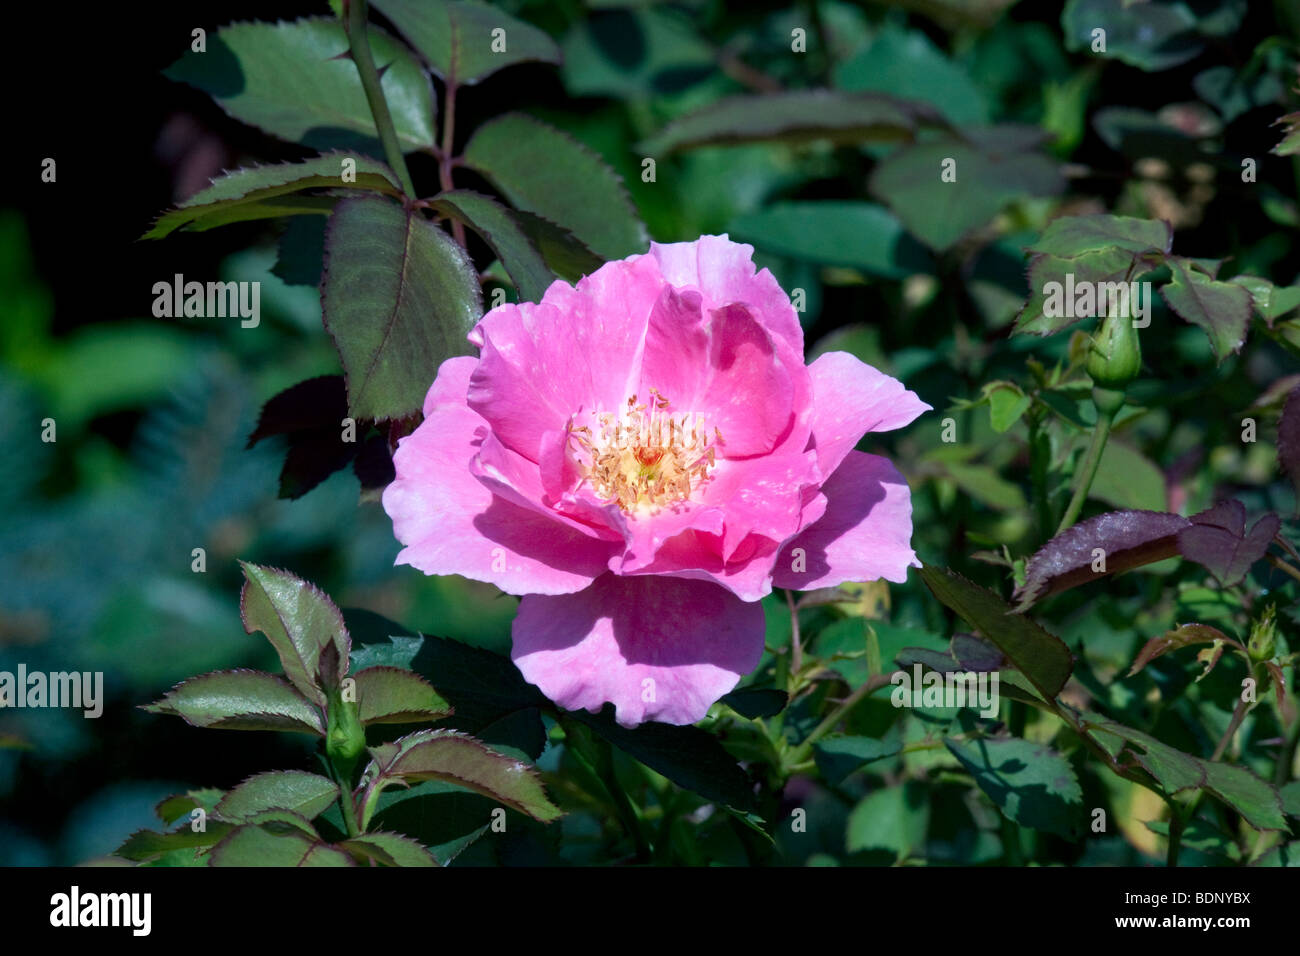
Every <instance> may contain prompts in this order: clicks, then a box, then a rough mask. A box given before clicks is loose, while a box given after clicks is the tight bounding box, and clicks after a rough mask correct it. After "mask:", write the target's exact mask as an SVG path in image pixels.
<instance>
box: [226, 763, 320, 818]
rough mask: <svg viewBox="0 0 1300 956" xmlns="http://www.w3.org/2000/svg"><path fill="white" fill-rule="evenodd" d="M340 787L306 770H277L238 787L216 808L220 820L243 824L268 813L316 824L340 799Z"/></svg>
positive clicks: (252, 778) (251, 779)
mask: <svg viewBox="0 0 1300 956" xmlns="http://www.w3.org/2000/svg"><path fill="white" fill-rule="evenodd" d="M338 796H339V788H338V785H337V784H336V783H335V782H334V781H333V780H330V779H328V778H327V777H322V776H320V775H319V774H314V773H306V772H305V771H302V770H273V771H270V772H267V773H259V774H254V775H253V776H251V777H249V778H248V779H247V780H245V781H244V782H243V783H241V784H239V786H237V787H235V788H234V789H233V790H231V791H230V792H229V793H227V794H226V795H225V796H224V797H222V798H221V801H220V802H219V803H218V804H217V805H216V807H215V808H214V812H215V814H216V816H218V817H220V818H221V819H223V820H228V821H230V822H232V823H243V822H245V821H246V820H248V819H249V818H250V817H253V816H255V815H257V814H260V813H262V812H264V811H266V810H272V809H275V810H291V811H293V812H294V813H298V814H301V815H302V816H303V817H304V818H306V819H308V820H313V819H315V818H316V817H317V816H319V815H320V814H321V813H322V812H324V810H325V808H326V807H328V806H329V805H330V804H332V803H333V802H334V801H335V800H337V799H338Z"/></svg>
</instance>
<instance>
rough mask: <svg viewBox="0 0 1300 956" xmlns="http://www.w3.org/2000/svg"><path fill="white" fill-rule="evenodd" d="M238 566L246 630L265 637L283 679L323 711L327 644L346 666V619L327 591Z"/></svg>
mask: <svg viewBox="0 0 1300 956" xmlns="http://www.w3.org/2000/svg"><path fill="white" fill-rule="evenodd" d="M239 566H240V567H241V568H243V571H244V578H245V579H246V580H245V582H244V589H243V591H242V592H241V593H240V597H239V610H240V616H241V617H242V619H243V622H244V630H245V631H247V632H248V633H249V634H252V633H253V632H254V631H261V632H262V633H263V634H265V635H266V639H267V640H268V641H270V642H271V646H272V647H274V648H275V652H276V653H277V654H278V655H279V656H280V663H281V665H282V666H283V667H284V676H285V677H287V678H289V681H290V683H292V684H293V686H294V687H296V688H298V690H299V691H300V692H301V693H302V694H303V696H304V697H306V698H307V699H308V700H310V701H313V702H314V703H316V704H318V705H321V706H324V704H325V693H324V691H323V690H322V688H321V687H320V684H319V680H318V677H317V668H318V666H319V663H320V655H321V651H322V650H324V649H325V647H326V646H327V645H329V644H333V645H334V647H335V649H336V650H337V652H338V655H339V657H338V659H339V660H340V661H342V662H344V663H345V664H346V662H347V659H348V651H349V649H350V647H351V641H350V639H349V638H348V632H347V628H346V627H345V626H344V624H343V615H342V614H340V613H339V609H338V608H337V607H335V605H334V602H333V601H331V600H330V599H329V597H328V596H327V595H326V594H325V592H323V591H321V590H320V589H319V588H317V587H316V586H315V585H312V584H308V583H307V582H306V581H304V580H303V579H302V578H300V577H298V576H297V575H294V574H290V573H289V572H288V571H281V570H279V569H278V568H268V567H263V566H261V565H258V564H250V563H249V562H247V561H241V562H239Z"/></svg>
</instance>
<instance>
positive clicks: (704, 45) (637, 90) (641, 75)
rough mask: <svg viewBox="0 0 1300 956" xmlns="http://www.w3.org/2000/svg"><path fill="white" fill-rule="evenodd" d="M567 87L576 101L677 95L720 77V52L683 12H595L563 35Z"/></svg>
mask: <svg viewBox="0 0 1300 956" xmlns="http://www.w3.org/2000/svg"><path fill="white" fill-rule="evenodd" d="M563 43H564V67H563V71H562V74H561V75H562V77H563V80H564V89H565V90H566V91H567V92H568V94H569V95H570V96H572V97H579V96H609V97H616V98H618V99H624V100H629V99H634V98H638V97H645V96H651V95H655V94H666V95H669V96H671V95H673V94H679V93H681V91H683V90H684V89H688V88H689V87H691V86H693V85H695V84H696V83H701V82H704V81H705V80H707V79H709V78H711V77H714V76H716V75H717V61H718V54H717V50H716V49H715V48H714V46H713V45H712V44H710V43H709V42H708V40H707V39H706V38H704V37H703V36H701V35H700V32H699V31H698V30H697V29H696V24H695V23H694V20H693V17H692V16H691V14H690V13H688V12H686V11H684V10H675V9H672V8H671V7H667V6H666V5H665V6H656V7H651V6H648V5H647V6H638V7H632V6H626V7H624V8H623V9H606V10H592V12H591V14H590V15H589V16H584V17H582V18H580V19H578V20H577V22H576V23H574V25H573V27H572V28H571V29H570V30H569V32H568V33H566V34H565V36H564V41H563Z"/></svg>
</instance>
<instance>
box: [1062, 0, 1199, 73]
mask: <svg viewBox="0 0 1300 956" xmlns="http://www.w3.org/2000/svg"><path fill="white" fill-rule="evenodd" d="M1196 25H1197V24H1196V14H1194V13H1193V12H1192V11H1191V10H1190V9H1189V8H1188V6H1187V4H1185V3H1182V2H1174V3H1168V2H1164V0H1151V2H1146V3H1131V2H1129V0H1068V2H1067V3H1066V5H1065V10H1064V11H1063V12H1062V13H1061V29H1062V30H1063V31H1064V34H1065V48H1066V49H1067V50H1070V51H1072V52H1087V53H1089V55H1095V56H1100V57H1105V58H1114V59H1117V60H1121V61H1122V62H1124V63H1127V64H1129V65H1130V66H1136V67H1137V68H1138V69H1140V70H1146V71H1156V70H1167V69H1169V68H1170V67H1174V66H1177V65H1178V64H1180V63H1184V62H1186V61H1187V60H1190V59H1192V58H1193V57H1194V56H1196V55H1197V54H1198V53H1199V52H1200V51H1201V49H1202V47H1203V45H1204V44H1203V42H1202V40H1201V38H1200V36H1199V35H1198V34H1197V32H1196ZM1098 27H1101V28H1103V29H1104V30H1105V37H1106V48H1105V52H1098V53H1096V54H1092V53H1091V50H1092V44H1093V30H1095V29H1097V28H1098Z"/></svg>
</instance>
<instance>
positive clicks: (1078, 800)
mask: <svg viewBox="0 0 1300 956" xmlns="http://www.w3.org/2000/svg"><path fill="white" fill-rule="evenodd" d="M944 744H945V745H946V746H947V747H948V750H949V751H950V752H951V753H952V755H953V756H954V757H956V758H957V759H958V760H959V761H961V764H962V766H964V767H965V768H966V769H967V770H968V771H969V772H970V775H971V776H972V777H974V778H975V783H976V784H977V785H978V786H979V788H980V789H981V790H983V791H984V793H985V794H986V795H987V796H988V798H989V799H990V800H992V801H993V803H994V804H995V805H996V806H997V808H998V809H999V810H1001V811H1002V815H1003V816H1005V817H1006V818H1007V819H1008V820H1011V821H1013V822H1015V823H1018V824H1020V825H1021V826H1024V827H1029V828H1031V829H1034V830H1045V831H1047V832H1048V833H1055V834H1057V835H1058V836H1061V837H1064V838H1065V839H1067V840H1074V839H1077V838H1078V836H1079V835H1080V833H1082V832H1083V819H1082V818H1083V812H1082V810H1083V789H1082V788H1081V787H1080V786H1079V780H1078V778H1077V777H1076V776H1075V773H1074V768H1073V767H1072V766H1071V765H1070V762H1069V761H1068V760H1066V759H1065V758H1064V757H1062V756H1061V755H1060V754H1058V753H1057V752H1056V751H1054V750H1052V749H1051V748H1049V747H1046V746H1044V745H1043V744H1037V743H1031V742H1030V741H1028V740H1021V739H1019V738H1017V737H1005V738H989V737H982V738H979V739H977V740H971V741H957V740H954V739H952V738H946V739H945V740H944Z"/></svg>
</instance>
